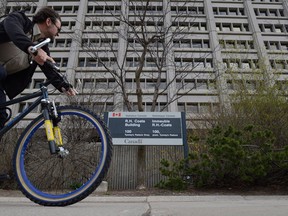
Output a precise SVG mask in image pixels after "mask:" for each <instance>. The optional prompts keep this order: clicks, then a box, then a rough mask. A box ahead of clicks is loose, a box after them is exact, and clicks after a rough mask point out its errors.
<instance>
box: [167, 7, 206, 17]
mask: <svg viewBox="0 0 288 216" xmlns="http://www.w3.org/2000/svg"><path fill="white" fill-rule="evenodd" d="M171 13H172V15H173V14H174V15H175V14H177V15H181V14H185V15H191V14H198V15H202V14H204V7H196V6H188V5H179V6H171Z"/></svg>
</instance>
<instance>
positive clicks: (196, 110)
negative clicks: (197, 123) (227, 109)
mask: <svg viewBox="0 0 288 216" xmlns="http://www.w3.org/2000/svg"><path fill="white" fill-rule="evenodd" d="M218 110H219V104H218V103H189V102H186V103H178V111H179V112H186V113H190V114H209V113H211V112H217V111H218Z"/></svg>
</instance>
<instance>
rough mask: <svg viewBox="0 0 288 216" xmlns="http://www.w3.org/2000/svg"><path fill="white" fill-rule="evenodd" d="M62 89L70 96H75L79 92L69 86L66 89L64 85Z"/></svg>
mask: <svg viewBox="0 0 288 216" xmlns="http://www.w3.org/2000/svg"><path fill="white" fill-rule="evenodd" d="M61 89H62V91H63V92H64V93H65V94H66V95H68V96H75V95H77V94H78V92H77V90H76V89H75V88H73V87H72V88H69V89H68V90H66V89H65V88H64V87H62V88H61Z"/></svg>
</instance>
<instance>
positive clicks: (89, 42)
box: [82, 38, 118, 48]
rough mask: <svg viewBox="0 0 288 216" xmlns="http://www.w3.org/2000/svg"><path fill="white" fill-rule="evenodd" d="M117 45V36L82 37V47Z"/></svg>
mask: <svg viewBox="0 0 288 216" xmlns="http://www.w3.org/2000/svg"><path fill="white" fill-rule="evenodd" d="M117 46H118V39H117V38H101V39H100V38H84V39H82V47H84V48H93V47H114V48H116V47H117Z"/></svg>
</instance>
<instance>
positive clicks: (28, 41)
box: [0, 7, 76, 129]
mask: <svg viewBox="0 0 288 216" xmlns="http://www.w3.org/2000/svg"><path fill="white" fill-rule="evenodd" d="M60 30H61V18H60V16H59V14H58V13H57V12H56V11H54V10H53V9H51V8H49V7H43V8H41V9H40V10H39V11H38V12H37V13H36V14H35V16H33V20H32V21H31V20H30V19H29V18H28V17H27V16H26V15H25V13H24V12H21V11H17V12H12V13H10V14H9V15H7V17H6V18H5V19H4V20H3V21H2V22H1V23H0V103H3V102H5V101H6V94H7V96H8V97H9V98H10V99H12V98H14V97H15V96H17V95H18V94H20V93H21V92H22V91H23V90H24V89H25V88H26V87H27V85H28V84H29V83H30V82H31V79H32V76H33V74H34V72H35V70H36V68H37V66H39V67H40V68H41V70H42V71H43V73H44V74H45V76H46V77H47V78H48V79H49V80H50V79H52V80H53V81H52V84H53V86H54V87H56V88H57V89H58V90H59V91H61V92H65V93H66V94H67V95H69V96H73V95H76V90H75V89H74V88H73V87H72V85H70V84H69V83H67V81H65V80H64V79H63V78H62V77H61V76H59V74H58V73H57V72H56V71H54V70H53V69H51V67H49V65H47V64H45V62H46V61H50V62H53V63H55V61H54V60H53V58H51V57H50V53H49V48H48V46H44V47H42V49H39V50H38V51H37V52H35V53H32V52H31V51H30V48H31V47H32V46H33V45H34V43H35V42H39V41H41V40H43V39H45V38H50V39H51V41H53V40H54V38H55V37H56V36H58V35H59V32H60ZM30 62H31V63H30ZM5 93H6V94H5ZM6 120H7V113H6V110H5V109H1V110H0V129H1V128H3V126H4V124H5V122H6Z"/></svg>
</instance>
